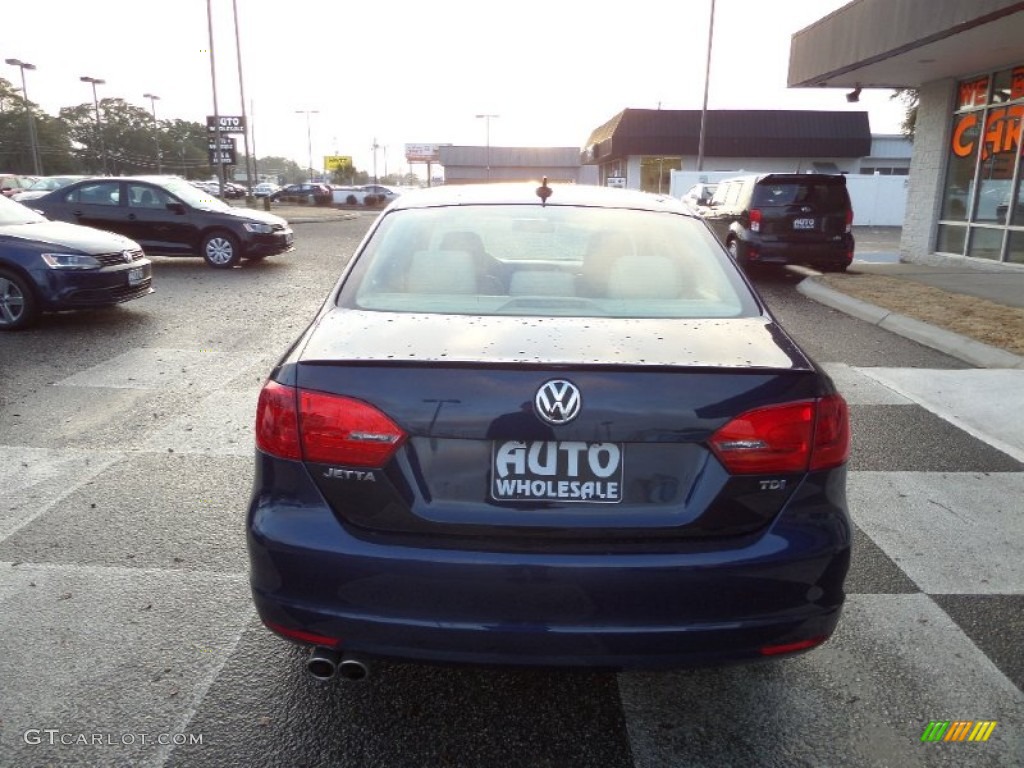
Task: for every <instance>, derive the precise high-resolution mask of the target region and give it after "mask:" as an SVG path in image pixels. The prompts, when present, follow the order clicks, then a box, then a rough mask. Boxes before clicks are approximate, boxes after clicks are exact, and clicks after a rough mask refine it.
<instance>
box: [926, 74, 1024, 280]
mask: <svg viewBox="0 0 1024 768" xmlns="http://www.w3.org/2000/svg"><path fill="white" fill-rule="evenodd" d="M1022 124H1024V65H1021V66H1017V67H1013V68H1011V69H1006V70H1002V71H1000V72H995V73H993V74H991V75H981V76H978V77H975V78H971V79H969V80H964V81H962V82H961V83H959V85H958V88H957V106H956V112H955V114H954V115H953V123H952V130H951V132H950V143H949V156H948V162H947V167H946V181H945V186H944V187H943V192H942V209H941V213H940V219H941V220H942V221H943V222H944V224H943V225H942V226H940V227H939V234H938V240H937V242H936V246H935V247H936V250H938V251H941V252H944V253H964V246H965V239H966V238H967V232H968V228H969V230H970V237H969V242H967V243H966V246H967V248H966V253H967V255H968V256H974V257H976V258H984V259H996V260H1001V259H1002V258H1003V251H1002V248H1003V241H1004V240H1005V239H1006V238H1005V237H1004V235H1005V234H1006V232H1005V228H1006V227H1007V226H1024V210H1018V208H1020V207H1021V205H1020V203H1021V198H1020V184H1019V181H1017V179H1018V178H1019V177H1020V175H1021V128H1022ZM1015 184H1016V187H1015ZM1015 190H1016V191H1015ZM954 222H964V223H965V224H967V225H968V227H964V226H953V223H954ZM974 224H980V225H982V226H977V227H976V226H974ZM1010 242H1011V243H1012V242H1014V241H1013V240H1012V239H1011V240H1010ZM1008 258H1012V257H1008Z"/></svg>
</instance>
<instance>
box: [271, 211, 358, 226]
mask: <svg viewBox="0 0 1024 768" xmlns="http://www.w3.org/2000/svg"><path fill="white" fill-rule="evenodd" d="M283 218H284V220H285V221H287V222H288V223H289V224H319V223H321V222H324V221H350V220H351V219H358V218H359V214H358V213H340V214H338V215H337V216H297V217H296V218H294V219H290V218H288V217H287V216H284V217H283Z"/></svg>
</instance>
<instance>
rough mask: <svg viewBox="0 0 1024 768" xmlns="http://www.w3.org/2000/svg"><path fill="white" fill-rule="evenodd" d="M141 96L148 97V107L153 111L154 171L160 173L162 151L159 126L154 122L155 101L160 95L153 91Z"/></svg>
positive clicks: (161, 169) (162, 165) (162, 167)
mask: <svg viewBox="0 0 1024 768" xmlns="http://www.w3.org/2000/svg"><path fill="white" fill-rule="evenodd" d="M142 98H144V99H149V108H150V109H151V110H152V112H153V138H154V139H155V140H156V172H157V173H158V174H161V173H163V172H164V163H163V152H161V151H160V128H159V126H158V125H157V122H156V102H157V101H158V100H159V99H160V97H159V96H157V95H156V94H154V93H144V94H142Z"/></svg>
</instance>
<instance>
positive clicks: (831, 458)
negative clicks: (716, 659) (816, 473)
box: [810, 395, 850, 469]
mask: <svg viewBox="0 0 1024 768" xmlns="http://www.w3.org/2000/svg"><path fill="white" fill-rule="evenodd" d="M849 457H850V411H849V409H848V408H847V407H846V401H845V400H844V399H843V398H842V396H841V395H829V396H828V397H823V398H821V399H820V400H818V420H817V422H816V424H815V426H814V447H813V448H812V449H811V465H810V468H811V469H829V468H831V467H838V466H839V465H840V464H844V463H845V462H846V460H847V459H848V458H849Z"/></svg>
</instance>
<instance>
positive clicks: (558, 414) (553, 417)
mask: <svg viewBox="0 0 1024 768" xmlns="http://www.w3.org/2000/svg"><path fill="white" fill-rule="evenodd" d="M582 406H583V400H582V398H581V397H580V391H579V389H577V387H576V385H575V384H573V383H572V382H571V381H565V380H564V379H552V380H551V381H546V382H544V383H543V384H541V386H540V389H538V390H537V395H536V397H534V398H533V407H534V408H535V409H536V411H537V415H538V416H540V417H541V418H542V419H544V421H546V422H548V423H549V424H568V423H569V422H570V421H572V420H573V419H575V418H576V417H577V416H579V415H580V408H582Z"/></svg>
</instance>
